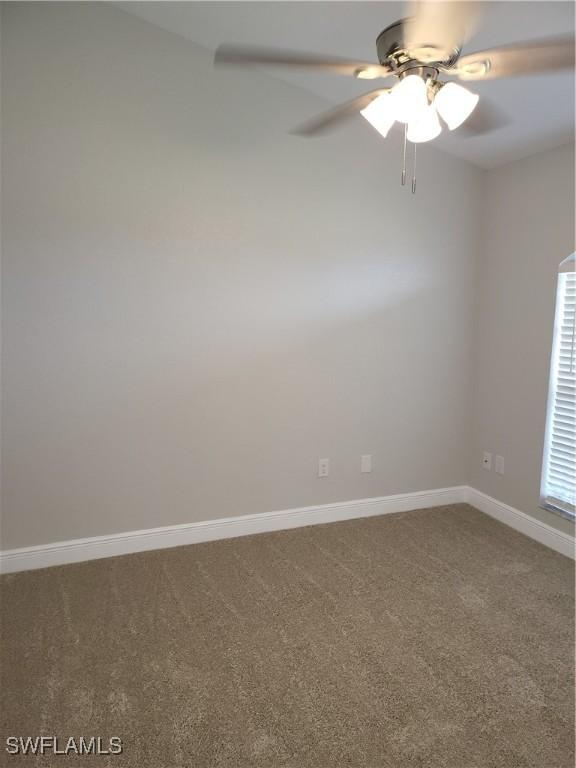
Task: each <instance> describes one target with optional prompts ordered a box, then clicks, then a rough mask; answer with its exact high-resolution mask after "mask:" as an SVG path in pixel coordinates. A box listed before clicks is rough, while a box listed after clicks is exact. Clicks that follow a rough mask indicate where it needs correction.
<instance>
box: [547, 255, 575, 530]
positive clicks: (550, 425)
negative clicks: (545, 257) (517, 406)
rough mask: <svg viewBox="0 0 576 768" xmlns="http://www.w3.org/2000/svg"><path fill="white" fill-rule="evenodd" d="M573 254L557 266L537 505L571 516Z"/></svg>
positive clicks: (573, 426)
mask: <svg viewBox="0 0 576 768" xmlns="http://www.w3.org/2000/svg"><path fill="white" fill-rule="evenodd" d="M574 266H575V254H572V256H569V257H568V258H567V259H565V260H564V261H563V262H562V264H561V265H560V270H559V273H558V287H557V291H556V313H555V320H554V341H553V345H552V360H551V364H550V385H549V390H548V414H547V418H546V440H545V444H544V463H543V467H542V491H541V503H542V505H543V506H544V507H546V508H547V509H552V510H554V511H556V512H560V514H563V515H565V516H567V517H572V518H573V517H574V503H575V496H576V401H575V393H576V389H575V383H576V381H575V375H576V354H575V347H576V333H575V331H576V328H575V311H576V273H575V272H574Z"/></svg>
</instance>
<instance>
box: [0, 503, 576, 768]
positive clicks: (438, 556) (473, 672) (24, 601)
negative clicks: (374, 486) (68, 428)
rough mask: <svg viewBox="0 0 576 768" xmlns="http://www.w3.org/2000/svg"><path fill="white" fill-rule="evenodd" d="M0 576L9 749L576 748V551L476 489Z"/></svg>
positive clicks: (19, 761) (171, 764)
mask: <svg viewBox="0 0 576 768" xmlns="http://www.w3.org/2000/svg"><path fill="white" fill-rule="evenodd" d="M2 584H3V598H2V614H3V623H2V631H3V637H2V656H3V667H2V672H3V680H2V683H3V686H2V696H3V702H2V714H3V721H4V723H3V729H4V735H3V737H2V744H1V745H0V747H1V754H2V757H0V760H3V761H4V764H5V765H11V766H19V765H24V766H25V765H34V766H50V767H51V766H60V765H62V766H68V767H69V768H78V766H82V765H98V766H102V768H104V767H105V766H106V767H108V766H117V767H118V768H119V767H120V766H130V768H175V767H176V766H186V767H190V768H210V767H211V766H214V767H218V768H219V767H220V766H229V768H244V767H248V766H255V767H256V766H259V767H261V768H276V767H277V766H278V767H280V766H290V767H291V768H341V767H342V766H351V767H353V768H405V767H408V766H410V768H412V767H414V768H416V767H417V766H418V767H419V768H420V767H421V768H440V766H442V768H516V767H517V766H522V768H528V767H530V768H532V767H533V768H573V765H574V756H573V754H574V752H573V747H574V742H573V717H574V706H573V669H572V662H573V654H574V648H573V629H574V625H573V621H574V610H573V564H572V562H571V561H570V560H568V559H567V558H564V557H562V556H561V555H558V554H556V553H554V552H552V551H550V550H548V549H545V548H544V547H543V546H541V545H539V544H537V543H535V542H533V541H531V540H529V539H527V538H524V537H523V536H521V535H520V534H517V533H515V532H514V531H512V530H511V529H509V528H506V527H504V526H502V525H500V524H499V523H497V522H495V521H493V520H491V519H490V518H488V517H485V516H484V515H482V514H481V513H479V512H477V511H476V510H474V509H472V508H471V507H468V506H466V505H458V506H453V507H443V508H438V509H435V510H426V511H421V512H407V513H402V514H399V515H390V516H385V517H380V518H371V519H365V520H353V521H349V522H344V523H336V524H332V525H324V526H317V527H313V528H301V529H298V530H293V531H285V532H280V533H274V534H265V535H261V536H252V537H248V538H242V539H233V540H229V541H222V542H215V543H210V544H201V545H196V546H191V547H182V548H178V549H172V550H164V551H159V552H150V553H145V554H140V555H130V556H127V557H121V558H114V559H110V560H100V561H93V562H89V563H83V564H80V565H72V566H64V567H60V568H52V569H47V570H44V571H35V572H29V573H24V574H16V575H12V576H5V577H3V579H2ZM40 734H53V735H58V736H59V738H60V739H61V740H63V741H65V740H66V739H67V738H68V737H69V736H76V737H77V738H78V737H79V736H81V735H83V736H85V737H90V736H102V737H104V738H105V739H108V737H110V736H112V735H117V736H119V737H120V738H122V740H123V744H124V753H123V754H122V755H120V756H109V757H102V756H101V757H90V756H88V757H86V756H83V757H73V756H72V757H71V756H68V757H59V758H57V757H52V756H48V757H44V758H33V757H21V756H9V755H7V754H6V753H5V750H4V738H5V736H6V735H17V736H29V735H30V736H34V735H40Z"/></svg>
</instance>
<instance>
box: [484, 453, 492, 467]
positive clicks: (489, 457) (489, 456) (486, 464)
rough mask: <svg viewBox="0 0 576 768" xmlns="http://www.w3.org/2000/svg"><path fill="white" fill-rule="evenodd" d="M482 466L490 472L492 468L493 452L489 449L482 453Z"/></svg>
mask: <svg viewBox="0 0 576 768" xmlns="http://www.w3.org/2000/svg"><path fill="white" fill-rule="evenodd" d="M482 467H483V468H484V469H485V470H486V471H487V472H490V470H491V469H492V454H491V453H489V452H488V451H484V453H483V454H482Z"/></svg>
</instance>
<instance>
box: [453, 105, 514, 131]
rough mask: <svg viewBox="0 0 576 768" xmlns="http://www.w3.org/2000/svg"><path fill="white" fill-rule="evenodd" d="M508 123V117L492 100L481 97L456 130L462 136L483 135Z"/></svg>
mask: <svg viewBox="0 0 576 768" xmlns="http://www.w3.org/2000/svg"><path fill="white" fill-rule="evenodd" d="M509 123H510V117H509V116H508V115H507V114H506V113H504V112H503V111H502V110H501V109H499V108H498V107H496V106H495V105H494V104H493V103H492V102H490V101H488V100H487V99H484V98H482V99H481V100H480V102H479V103H478V105H477V107H476V109H475V110H474V112H472V114H471V115H470V117H469V118H468V119H467V120H466V121H465V122H464V123H462V125H460V126H459V127H458V128H456V132H457V133H458V135H459V136H462V137H463V138H467V139H468V138H472V137H474V136H483V135H484V134H485V133H490V132H491V131H496V130H498V128H503V127H504V126H505V125H508V124H509Z"/></svg>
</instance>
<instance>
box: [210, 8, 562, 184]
mask: <svg viewBox="0 0 576 768" xmlns="http://www.w3.org/2000/svg"><path fill="white" fill-rule="evenodd" d="M480 7H481V6H480V4H479V3H477V2H471V1H469V0H451V1H448V2H446V1H444V0H440V1H438V0H418V1H417V2H412V3H411V7H410V16H409V18H406V19H401V20H400V21H397V22H395V23H394V24H391V25H390V26H388V27H386V29H384V30H383V31H382V32H381V33H380V34H379V35H378V37H377V39H376V52H377V56H378V63H377V64H375V63H372V62H366V61H349V60H347V59H341V58H337V57H331V56H322V55H318V54H315V53H303V52H298V51H287V50H277V49H269V48H260V47H253V46H236V45H222V46H220V47H219V48H218V49H217V50H216V54H215V57H214V61H215V63H216V64H228V65H236V66H239V65H243V66H255V65H256V66H257V65H264V66H278V67H292V68H300V69H308V70H310V71H324V72H331V73H333V74H336V75H347V76H352V77H355V78H358V79H360V80H379V79H385V78H391V77H394V78H396V80H397V82H396V83H395V84H392V86H388V87H381V88H377V89H374V90H371V91H369V92H368V93H364V94H362V95H361V96H358V97H357V98H355V99H352V101H349V102H346V103H345V104H341V105H339V106H337V107H335V108H333V109H331V110H329V111H328V112H325V113H323V114H321V115H319V116H317V117H315V118H313V119H312V120H310V121H308V122H307V123H305V124H304V125H301V126H299V127H298V128H296V129H295V130H294V131H293V132H294V133H297V134H299V135H302V136H315V135H318V134H321V133H323V132H325V131H327V130H330V129H332V128H334V127H336V126H338V125H340V124H341V122H342V121H343V120H345V119H346V118H348V117H350V116H352V115H355V114H358V113H360V114H361V115H362V116H363V117H364V118H365V119H366V120H367V121H368V122H369V123H370V124H371V125H372V126H373V127H374V128H375V129H376V130H377V131H379V133H381V134H382V136H384V137H385V136H387V134H388V132H389V130H390V129H391V127H392V126H393V125H394V124H395V123H396V122H398V123H401V124H403V125H404V150H403V168H402V184H405V183H406V143H407V142H411V143H413V145H414V161H413V175H412V192H415V191H416V173H415V166H416V145H417V144H419V143H422V142H426V141H430V140H432V139H434V138H436V137H437V136H438V135H439V134H440V132H441V130H442V124H441V122H440V119H439V118H441V120H442V121H443V122H444V123H445V124H446V126H447V127H448V129H449V130H451V131H452V130H454V129H455V128H458V127H459V126H460V125H462V124H463V123H464V122H465V121H466V120H467V119H468V118H469V117H470V115H471V114H472V112H473V111H475V110H476V113H475V120H474V121H470V124H469V125H468V126H467V127H468V128H469V130H468V133H469V134H470V133H472V134H474V133H484V132H486V131H487V130H492V129H494V128H496V127H498V126H499V125H500V124H502V117H501V115H500V116H498V115H497V114H496V113H495V111H494V110H493V109H492V110H491V109H490V108H489V107H488V106H487V105H486V104H485V103H484V104H483V105H482V106H483V109H482V108H479V109H477V105H478V101H479V96H478V95H477V94H474V93H472V92H471V91H469V90H468V89H467V88H465V87H463V86H462V85H459V84H458V83H456V82H454V81H453V80H443V79H441V76H442V77H451V78H456V79H458V80H463V81H475V80H476V81H478V80H492V79H495V78H500V77H510V76H514V75H525V74H539V73H543V72H554V71H557V70H561V69H569V68H574V37H556V38H548V39H543V40H533V41H530V42H526V43H516V44H513V45H508V46H503V47H500V48H491V49H489V50H485V51H478V52H476V53H470V54H467V55H466V56H462V55H461V54H462V48H463V45H464V43H465V42H466V41H467V40H468V39H469V38H470V37H471V36H472V34H473V33H474V31H475V29H476V27H477V25H478V21H479V18H480Z"/></svg>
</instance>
